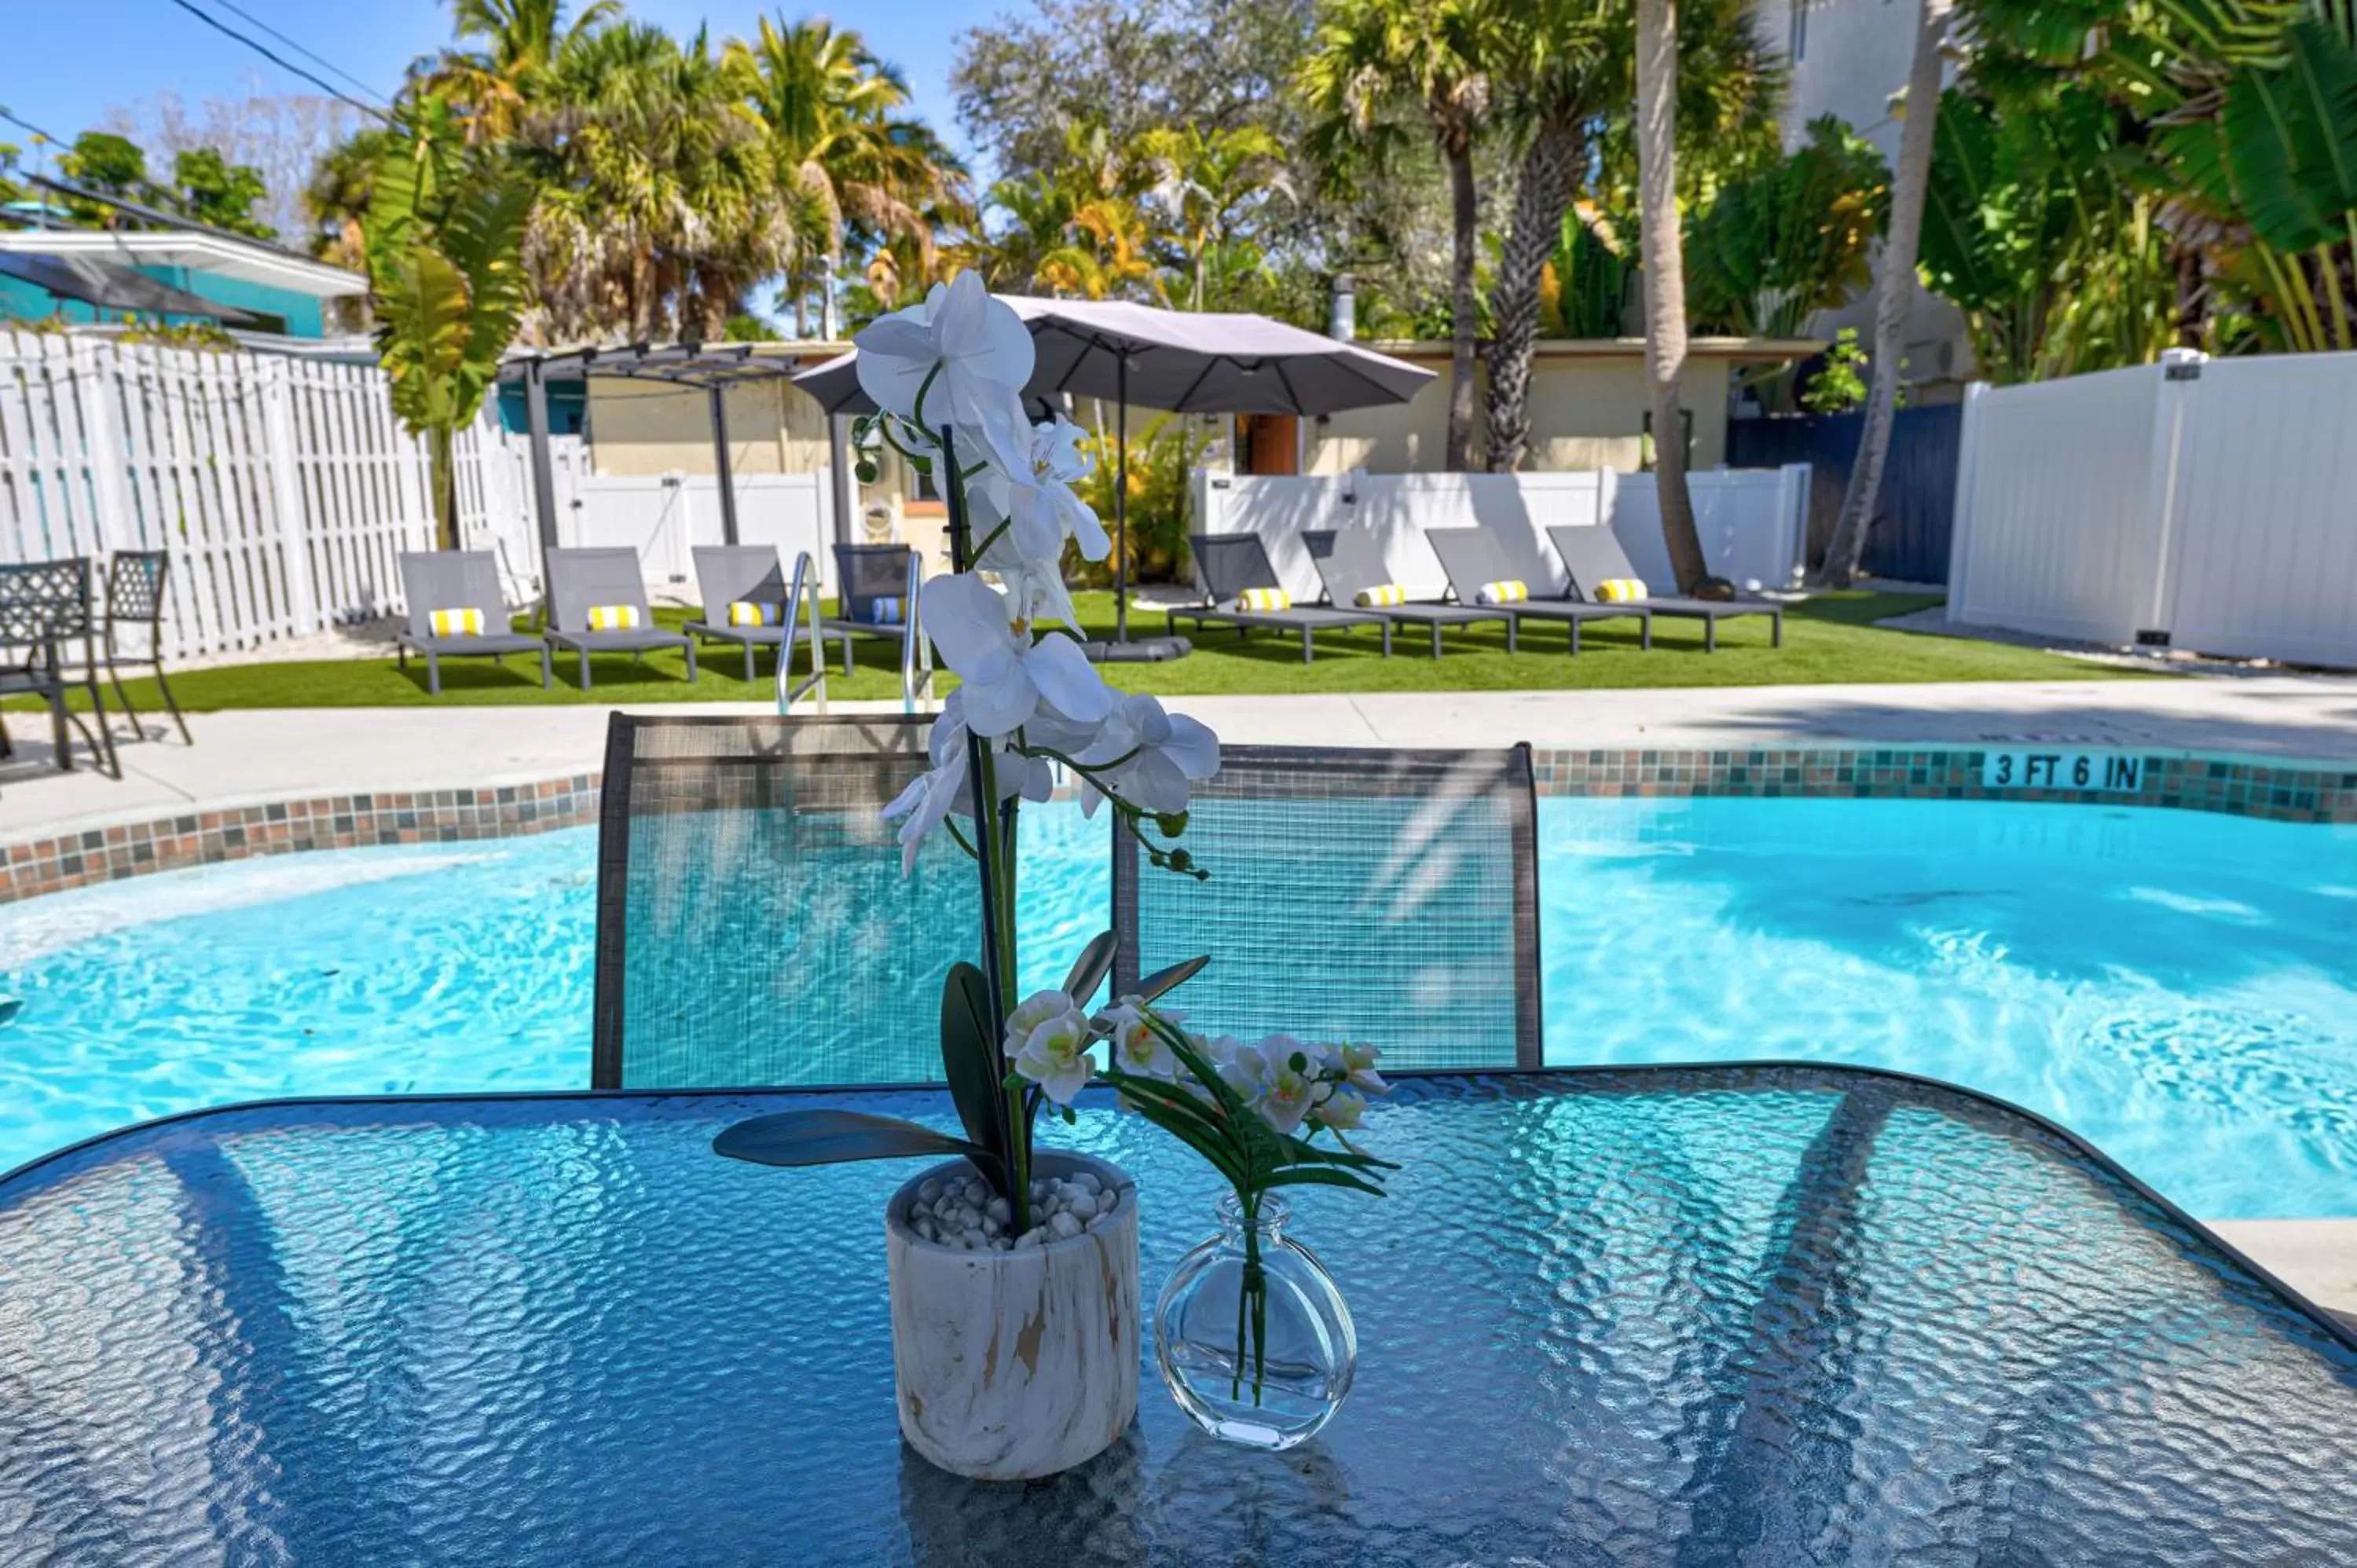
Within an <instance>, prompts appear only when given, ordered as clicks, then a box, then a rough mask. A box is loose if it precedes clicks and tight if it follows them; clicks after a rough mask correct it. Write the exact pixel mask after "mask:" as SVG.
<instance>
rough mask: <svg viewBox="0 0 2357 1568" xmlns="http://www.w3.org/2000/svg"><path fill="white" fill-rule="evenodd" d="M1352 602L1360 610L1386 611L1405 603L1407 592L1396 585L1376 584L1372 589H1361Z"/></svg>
mask: <svg viewBox="0 0 2357 1568" xmlns="http://www.w3.org/2000/svg"><path fill="white" fill-rule="evenodd" d="M1353 602H1355V603H1356V604H1357V605H1358V607H1360V608H1361V609H1362V610H1387V609H1390V608H1391V607H1394V605H1404V604H1405V603H1407V590H1406V589H1405V588H1403V587H1401V586H1400V585H1398V584H1397V583H1378V584H1376V585H1374V586H1373V587H1372V588H1361V589H1360V590H1359V592H1358V594H1357V596H1356V597H1355V599H1354V601H1353Z"/></svg>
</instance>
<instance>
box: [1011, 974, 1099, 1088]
mask: <svg viewBox="0 0 2357 1568" xmlns="http://www.w3.org/2000/svg"><path fill="white" fill-rule="evenodd" d="M1018 1031H1020V1037H1019V1039H1018V1033H1017V1032H1018ZM1094 1043H1095V1036H1092V1035H1091V1034H1090V1033H1089V1020H1088V1016H1087V1015H1085V1014H1083V1013H1082V1011H1081V1010H1080V1009H1079V1008H1078V1007H1076V1006H1074V1005H1073V1004H1072V999H1071V997H1070V996H1068V995H1066V994H1065V993H1062V992H1060V991H1042V992H1039V993H1037V994H1035V995H1033V996H1032V997H1030V998H1029V999H1028V1000H1027V1001H1026V1002H1024V1003H1023V1004H1022V1005H1021V1006H1018V1007H1017V1008H1016V1009H1015V1011H1014V1013H1013V1014H1011V1015H1009V1016H1008V1018H1007V1020H1006V1054H1007V1056H1008V1057H1009V1058H1011V1059H1012V1060H1013V1062H1014V1064H1015V1070H1016V1071H1017V1072H1018V1073H1020V1074H1022V1075H1023V1077H1024V1078H1026V1079H1028V1080H1030V1081H1031V1082H1033V1083H1036V1084H1038V1085H1039V1091H1040V1092H1041V1093H1043V1094H1045V1095H1046V1096H1047V1097H1048V1098H1049V1100H1051V1101H1055V1102H1056V1103H1057V1104H1058V1105H1070V1104H1071V1102H1072V1097H1073V1096H1074V1095H1076V1094H1078V1093H1080V1091H1081V1090H1082V1088H1083V1087H1085V1086H1086V1085H1087V1083H1088V1081H1089V1076H1090V1073H1091V1071H1092V1064H1091V1062H1090V1060H1089V1047H1091V1046H1092V1045H1093V1044H1094Z"/></svg>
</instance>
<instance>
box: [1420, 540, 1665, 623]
mask: <svg viewBox="0 0 2357 1568" xmlns="http://www.w3.org/2000/svg"><path fill="white" fill-rule="evenodd" d="M1424 537H1425V542H1426V543H1428V544H1430V545H1431V546H1432V553H1434V554H1435V555H1437V556H1439V557H1440V569H1441V570H1442V571H1444V572H1446V573H1448V586H1449V588H1450V589H1451V590H1452V591H1453V592H1454V593H1455V594H1456V595H1457V602H1458V604H1461V605H1480V603H1481V585H1483V584H1485V583H1502V582H1506V581H1508V580H1510V579H1512V578H1513V575H1514V572H1513V568H1512V567H1511V566H1509V565H1507V564H1506V554H1505V552H1504V551H1502V550H1500V549H1499V548H1498V542H1497V541H1496V540H1495V539H1493V538H1491V536H1490V533H1489V531H1488V530H1486V529H1480V528H1427V529H1426V530H1425V531H1424ZM1525 586H1527V585H1525ZM1482 607H1483V608H1486V609H1502V610H1510V611H1512V613H1513V617H1514V619H1515V620H1517V621H1525V620H1552V621H1561V622H1563V623H1565V624H1566V625H1567V626H1569V627H1570V628H1571V650H1572V651H1573V652H1574V653H1577V652H1578V651H1579V628H1581V627H1583V626H1585V625H1587V623H1588V622H1589V621H1592V620H1615V619H1624V620H1626V619H1632V620H1634V621H1635V622H1636V623H1637V632H1638V637H1639V640H1640V644H1641V646H1642V647H1644V648H1647V649H1651V648H1652V646H1653V621H1652V616H1651V615H1650V614H1648V613H1647V611H1646V608H1645V607H1644V606H1642V605H1589V604H1574V603H1572V602H1570V601H1568V600H1566V599H1560V598H1542V597H1535V596H1534V597H1532V598H1528V599H1523V600H1522V601H1520V602H1519V603H1516V604H1511V605H1495V606H1482Z"/></svg>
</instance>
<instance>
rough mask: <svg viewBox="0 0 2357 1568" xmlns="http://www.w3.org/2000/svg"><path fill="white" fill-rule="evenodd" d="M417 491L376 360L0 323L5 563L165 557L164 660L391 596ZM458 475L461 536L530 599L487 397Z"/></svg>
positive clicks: (308, 624) (524, 554) (464, 442)
mask: <svg viewBox="0 0 2357 1568" xmlns="http://www.w3.org/2000/svg"><path fill="white" fill-rule="evenodd" d="M426 484H427V464H426V456H425V446H424V445H423V444H422V443H421V442H419V441H417V440H416V439H414V437H412V436H410V435H406V434H404V432H403V431H402V429H401V428H400V426H399V425H398V424H396V423H395V422H394V420H393V409H392V404H391V403H390V401H389V400H388V398H387V396H386V393H385V376H384V373H383V371H380V370H378V369H376V368H375V367H373V366H356V365H339V364H332V363H327V362H323V361H317V360H296V359H290V358H286V357H284V356H277V355H259V354H246V353H208V352H197V351H191V350H187V349H166V348H158V347H153V346H139V347H124V346H121V345H117V344H114V343H110V342H104V341H100V340H94V339H91V338H70V337H62V336H56V335H48V334H34V333H21V332H14V331H0V562H13V561H44V560H54V559H58V558H60V557H67V556H76V555H83V556H91V557H93V558H96V559H98V560H101V561H102V560H103V559H104V557H105V556H106V554H107V553H109V552H110V551H114V550H154V549H162V550H166V551H167V552H169V553H170V555H171V562H172V570H171V575H170V602H169V605H168V607H167V610H166V613H165V618H164V642H165V651H166V653H167V655H170V656H172V657H176V658H186V657H189V656H192V655H199V654H210V653H221V652H229V651H233V650H248V649H253V648H258V647H261V646H262V645H264V644H265V643H269V642H272V641H274V640H278V639H285V638H290V637H300V636H304V635H307V634H309V633H313V632H317V631H322V630H325V629H327V628H330V627H334V626H337V625H341V624H345V623H348V622H350V621H355V620H361V619H366V618H373V617H377V616H381V615H384V614H387V613H391V612H393V611H397V610H401V609H403V608H404V605H403V602H402V595H401V575H400V571H399V567H398V558H399V556H400V554H401V553H402V552H403V551H404V550H424V549H431V548H432V547H433V545H434V525H433V510H432V504H431V501H430V499H428V495H427V489H426ZM457 486H458V511H459V526H460V532H461V534H462V542H463V543H464V544H465V545H466V546H468V548H472V549H486V550H492V551H495V552H496V553H498V554H499V556H500V561H501V563H502V568H503V570H502V574H501V575H502V578H503V581H504V582H505V583H506V585H507V587H508V592H509V594H510V596H511V603H514V604H518V605H521V604H523V603H528V602H530V600H531V599H533V597H535V596H537V592H538V572H539V565H538V562H539V552H538V547H537V545H536V543H535V542H534V534H533V523H532V512H531V479H530V473H529V465H528V463H527V461H526V457H525V453H524V449H523V446H522V443H521V442H517V441H511V440H510V439H508V438H507V437H506V436H505V435H503V434H502V433H501V432H500V428H499V425H498V422H497V420H496V419H495V418H494V417H493V416H492V414H491V413H490V411H489V409H488V408H487V409H486V411H485V413H483V414H482V416H480V417H479V419H478V420H477V421H476V423H475V424H474V425H473V426H472V427H471V428H469V429H468V430H466V431H463V432H461V433H460V435H459V437H458V442H457Z"/></svg>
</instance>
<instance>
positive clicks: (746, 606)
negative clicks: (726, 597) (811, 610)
mask: <svg viewBox="0 0 2357 1568" xmlns="http://www.w3.org/2000/svg"><path fill="white" fill-rule="evenodd" d="M785 610H786V607H785V606H783V605H776V604H770V603H769V602H767V601H765V600H759V599H731V600H730V601H729V603H728V624H729V625H730V626H775V625H777V624H778V622H779V621H780V620H782V619H784V618H785Z"/></svg>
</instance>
